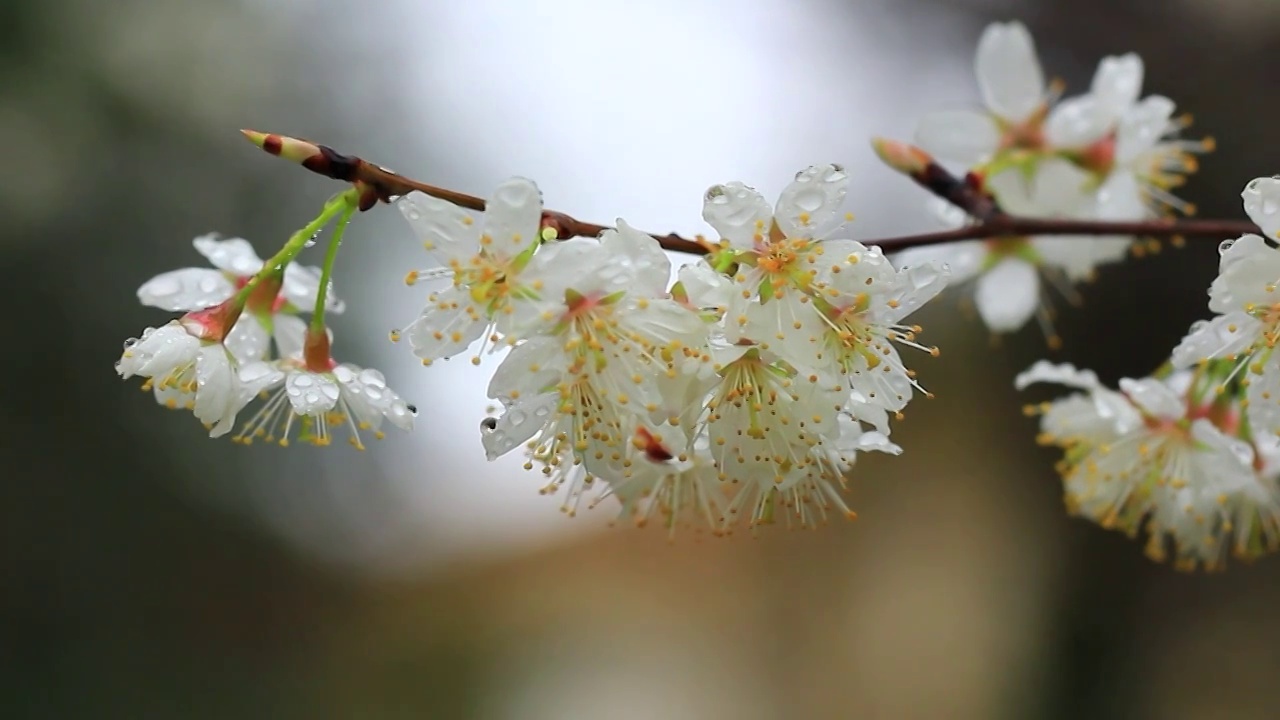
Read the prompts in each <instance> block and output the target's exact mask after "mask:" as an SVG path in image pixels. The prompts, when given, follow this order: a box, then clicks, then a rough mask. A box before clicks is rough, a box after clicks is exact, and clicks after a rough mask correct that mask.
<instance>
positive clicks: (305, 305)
mask: <svg viewBox="0 0 1280 720" xmlns="http://www.w3.org/2000/svg"><path fill="white" fill-rule="evenodd" d="M320 276H321V271H320V268H318V267H311V266H309V265H299V264H297V263H289V264H288V265H287V266H285V269H284V284H283V285H282V286H281V288H280V294H281V295H284V299H285V300H287V301H288V302H289V304H290V305H292V306H293V307H294V308H296V309H298V310H300V311H302V312H311V310H312V309H314V308H315V306H316V295H317V294H319V292H320ZM324 307H325V310H326V311H328V312H331V313H340V312H342V311H343V310H346V309H347V304H346V303H345V302H343V301H342V300H339V299H338V297H337V296H336V295H334V294H333V281H332V280H331V281H329V289H328V291H327V292H326V293H325V296H324Z"/></svg>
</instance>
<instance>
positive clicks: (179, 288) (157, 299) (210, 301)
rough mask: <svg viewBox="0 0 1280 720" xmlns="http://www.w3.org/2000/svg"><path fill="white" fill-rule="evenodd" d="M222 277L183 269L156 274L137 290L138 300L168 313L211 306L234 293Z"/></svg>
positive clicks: (206, 271) (220, 273)
mask: <svg viewBox="0 0 1280 720" xmlns="http://www.w3.org/2000/svg"><path fill="white" fill-rule="evenodd" d="M235 291H236V288H235V285H234V284H232V282H231V281H230V280H228V279H227V276H226V275H223V274H222V272H220V271H218V270H210V269H208V268H183V269H182V270H173V271H170V272H167V273H162V274H160V275H157V276H155V277H153V278H151V279H150V280H148V281H146V282H145V283H143V285H142V287H140V288H138V301H139V302H141V303H142V304H143V305H146V306H148V307H155V308H160V309H161V310H168V311H170V312H191V311H194V310H204V309H205V308H209V307H213V306H214V305H217V304H218V303H220V302H223V301H225V300H226V299H227V298H229V297H231V296H232V295H234V294H235Z"/></svg>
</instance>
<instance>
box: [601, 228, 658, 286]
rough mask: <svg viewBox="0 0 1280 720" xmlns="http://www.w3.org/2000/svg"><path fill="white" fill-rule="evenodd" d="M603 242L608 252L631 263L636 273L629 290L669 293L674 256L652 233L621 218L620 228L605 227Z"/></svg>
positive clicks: (611, 255) (607, 253) (606, 252)
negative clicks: (641, 230) (668, 255)
mask: <svg viewBox="0 0 1280 720" xmlns="http://www.w3.org/2000/svg"><path fill="white" fill-rule="evenodd" d="M600 245H601V246H602V247H603V248H604V249H605V254H606V255H608V256H609V257H611V258H617V259H619V260H622V259H625V260H626V261H627V262H628V263H630V265H631V267H632V269H633V273H634V277H633V279H632V282H631V285H630V287H629V288H628V292H630V293H636V294H640V295H645V296H648V297H661V296H663V295H666V294H667V283H668V282H670V281H671V259H670V258H669V257H667V254H666V252H664V251H663V250H662V246H661V245H659V244H658V241H657V240H654V239H653V238H652V237H650V236H649V235H646V234H645V233H642V232H640V231H639V230H636V229H635V228H633V227H631V226H630V225H628V224H627V223H626V222H625V221H624V220H622V218H618V227H617V229H612V228H611V229H609V230H605V231H604V233H602V234H601V235H600Z"/></svg>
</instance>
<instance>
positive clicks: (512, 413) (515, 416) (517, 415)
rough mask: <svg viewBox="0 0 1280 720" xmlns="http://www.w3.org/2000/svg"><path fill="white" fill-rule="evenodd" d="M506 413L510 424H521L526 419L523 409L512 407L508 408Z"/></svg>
mask: <svg viewBox="0 0 1280 720" xmlns="http://www.w3.org/2000/svg"><path fill="white" fill-rule="evenodd" d="M507 415H508V418H507V419H508V420H510V421H511V424H512V425H522V424H524V421H525V420H526V416H525V414H524V411H523V410H520V409H518V408H512V409H510V410H508V411H507Z"/></svg>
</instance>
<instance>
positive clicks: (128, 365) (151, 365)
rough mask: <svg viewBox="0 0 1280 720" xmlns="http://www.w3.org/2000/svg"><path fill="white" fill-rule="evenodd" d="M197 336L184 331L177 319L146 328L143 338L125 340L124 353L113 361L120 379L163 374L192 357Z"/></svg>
mask: <svg viewBox="0 0 1280 720" xmlns="http://www.w3.org/2000/svg"><path fill="white" fill-rule="evenodd" d="M199 350H200V339H199V338H197V337H195V336H194V335H192V334H191V333H189V332H187V330H186V328H184V327H183V326H182V325H181V324H180V323H179V322H178V321H177V320H174V321H173V322H170V323H168V324H165V325H162V326H160V327H158V328H147V329H146V331H145V332H143V333H142V338H141V339H139V340H136V341H133V340H131V341H128V342H126V343H125V348H124V353H123V354H122V355H121V356H120V360H119V362H117V363H116V372H118V373H120V377H122V378H126V379H128V378H131V377H133V376H134V375H140V376H142V377H155V376H157V375H165V374H167V373H169V372H170V371H172V370H173V369H175V368H177V367H178V366H180V365H185V364H186V363H188V362H191V360H192V359H194V358H195V356H196V353H197V352H199Z"/></svg>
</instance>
